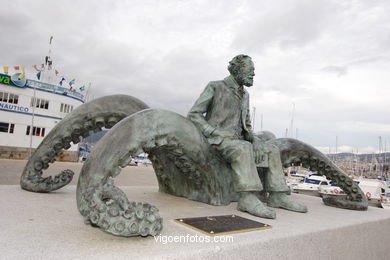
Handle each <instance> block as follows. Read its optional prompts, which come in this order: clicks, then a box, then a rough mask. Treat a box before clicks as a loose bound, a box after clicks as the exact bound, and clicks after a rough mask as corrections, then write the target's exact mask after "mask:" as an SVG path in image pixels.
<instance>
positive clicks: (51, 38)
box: [49, 36, 53, 44]
mask: <svg viewBox="0 0 390 260" xmlns="http://www.w3.org/2000/svg"><path fill="white" fill-rule="evenodd" d="M52 40H53V36H50V41H49V44H51V41H52Z"/></svg>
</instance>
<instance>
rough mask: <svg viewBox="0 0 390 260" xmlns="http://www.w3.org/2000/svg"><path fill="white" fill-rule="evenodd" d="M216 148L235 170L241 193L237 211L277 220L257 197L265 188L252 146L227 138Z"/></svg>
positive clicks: (236, 181) (273, 213) (235, 177)
mask: <svg viewBox="0 0 390 260" xmlns="http://www.w3.org/2000/svg"><path fill="white" fill-rule="evenodd" d="M216 148H217V150H218V151H219V152H220V153H221V155H222V157H223V158H224V159H225V160H226V161H227V162H229V163H230V165H231V167H232V169H233V172H234V176H233V181H234V187H235V190H236V191H237V192H239V193H240V199H239V201H238V205H237V209H238V210H241V211H245V212H248V213H250V214H252V215H256V216H259V217H264V218H275V212H274V211H273V210H271V209H270V208H268V207H266V206H265V205H264V204H263V203H262V202H261V201H260V200H259V198H258V197H257V196H256V193H258V192H259V191H261V190H262V189H263V186H262V184H261V181H260V178H259V176H258V173H257V169H256V165H255V161H254V154H253V147H252V144H251V143H249V142H247V141H243V140H233V139H227V138H225V139H224V141H223V142H222V143H221V144H219V145H217V146H216Z"/></svg>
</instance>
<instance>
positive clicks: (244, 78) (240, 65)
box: [228, 54, 255, 87]
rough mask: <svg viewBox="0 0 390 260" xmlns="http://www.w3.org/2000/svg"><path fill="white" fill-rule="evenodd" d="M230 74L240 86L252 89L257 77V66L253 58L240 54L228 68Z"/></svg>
mask: <svg viewBox="0 0 390 260" xmlns="http://www.w3.org/2000/svg"><path fill="white" fill-rule="evenodd" d="M228 70H229V72H230V74H231V75H232V76H233V77H234V79H235V80H236V82H237V83H238V85H240V86H243V85H244V86H247V87H250V86H252V85H253V77H254V76H255V65H254V64H253V62H252V59H251V57H249V56H248V55H244V54H240V55H237V56H236V57H234V58H233V59H232V60H231V61H230V62H229V66H228Z"/></svg>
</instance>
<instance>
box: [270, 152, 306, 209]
mask: <svg viewBox="0 0 390 260" xmlns="http://www.w3.org/2000/svg"><path fill="white" fill-rule="evenodd" d="M267 150H268V152H269V155H268V164H269V165H268V169H266V170H265V178H264V187H265V190H266V191H267V192H269V194H270V195H269V198H268V203H267V205H268V206H270V207H274V208H284V209H287V210H292V211H297V212H307V208H306V206H304V205H301V204H299V203H296V202H294V201H293V200H292V199H291V197H289V196H287V192H288V191H289V188H288V186H287V183H286V179H285V176H284V174H283V168H282V162H281V159H280V153H279V150H278V148H277V147H276V146H274V145H270V146H267Z"/></svg>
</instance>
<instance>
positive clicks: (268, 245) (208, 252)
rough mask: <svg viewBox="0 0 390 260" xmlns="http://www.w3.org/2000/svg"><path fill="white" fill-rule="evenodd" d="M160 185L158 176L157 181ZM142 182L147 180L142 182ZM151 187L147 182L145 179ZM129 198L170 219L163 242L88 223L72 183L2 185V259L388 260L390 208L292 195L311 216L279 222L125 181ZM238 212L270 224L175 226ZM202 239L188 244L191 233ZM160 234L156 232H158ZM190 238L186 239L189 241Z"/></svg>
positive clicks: (285, 216) (282, 213)
mask: <svg viewBox="0 0 390 260" xmlns="http://www.w3.org/2000/svg"><path fill="white" fill-rule="evenodd" d="M154 182H155V181H154ZM140 185H142V184H140ZM144 185H145V184H144ZM120 187H121V188H122V189H123V190H124V191H125V192H126V194H127V196H128V197H129V199H131V200H134V201H143V202H148V203H151V204H153V205H155V206H157V207H158V208H159V209H160V215H161V216H162V217H163V218H164V223H163V225H164V229H163V231H162V234H161V235H162V236H172V237H174V236H178V237H179V239H180V237H182V242H177V243H175V242H168V243H166V244H164V243H163V242H159V241H157V242H156V240H155V238H153V237H148V238H141V237H135V238H124V237H115V236H112V235H110V234H107V233H104V232H102V231H100V230H99V229H97V228H92V227H91V226H89V225H85V224H84V223H83V218H82V216H81V215H80V213H79V212H78V211H77V207H76V198H75V194H76V192H75V190H76V187H75V186H74V185H71V186H67V187H65V188H63V189H61V190H59V191H56V192H53V193H51V194H40V193H31V192H26V191H24V190H21V189H20V187H19V186H17V185H0V206H1V214H0V230H1V236H0V252H1V257H0V258H2V259H24V258H29V259H92V258H94V259H137V258H141V257H143V258H149V259H150V258H151V259H260V258H262V259H389V257H390V246H389V234H390V211H386V210H384V209H380V208H373V207H369V209H368V211H363V212H362V211H351V210H344V209H338V208H332V207H327V206H325V205H324V204H323V203H322V201H321V199H320V198H316V197H310V196H305V195H297V194H293V195H292V196H294V200H295V201H298V202H301V203H304V204H306V205H307V206H308V208H309V212H308V213H306V214H301V213H294V212H289V211H286V210H282V209H276V213H277V218H276V219H275V220H268V219H261V218H256V217H253V216H251V215H249V214H245V213H243V212H239V211H237V210H236V203H232V204H230V205H228V206H211V205H207V204H204V203H200V202H195V201H190V200H187V199H184V198H178V197H174V196H171V195H168V194H164V193H159V192H158V187H157V186H156V185H154V186H120ZM227 214H237V215H239V216H243V217H246V218H249V219H253V220H257V221H260V222H263V223H267V224H270V225H272V228H271V229H266V230H261V231H253V232H247V233H240V234H234V235H232V238H233V242H226V243H223V242H209V243H206V242H199V241H200V240H203V241H204V240H205V239H204V238H203V239H199V237H201V236H203V234H201V233H198V232H196V231H194V230H191V229H189V228H187V227H185V226H182V225H179V224H177V223H175V222H174V221H173V220H174V219H176V218H181V217H198V216H210V215H227ZM187 236H188V237H189V239H192V240H194V239H195V238H196V236H197V237H198V242H197V243H196V242H194V243H190V242H185V239H186V238H185V237H187ZM157 238H158V237H157ZM183 239H184V240H183Z"/></svg>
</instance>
